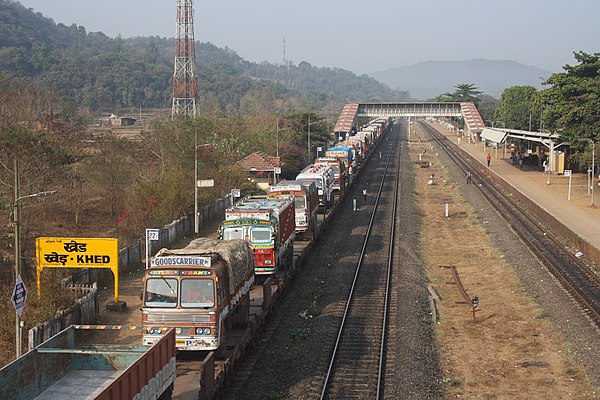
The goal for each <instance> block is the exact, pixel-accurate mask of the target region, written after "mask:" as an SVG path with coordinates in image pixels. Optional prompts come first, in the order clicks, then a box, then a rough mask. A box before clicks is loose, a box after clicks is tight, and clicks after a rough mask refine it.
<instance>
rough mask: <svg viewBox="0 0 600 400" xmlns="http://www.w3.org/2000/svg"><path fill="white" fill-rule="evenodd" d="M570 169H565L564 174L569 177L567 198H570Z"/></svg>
mask: <svg viewBox="0 0 600 400" xmlns="http://www.w3.org/2000/svg"><path fill="white" fill-rule="evenodd" d="M571 172H572V171H571V170H570V169H565V172H564V175H565V176H568V177H569V191H568V193H567V200H571V176H572V175H573V174H572V173H571Z"/></svg>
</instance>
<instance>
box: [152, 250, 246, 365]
mask: <svg viewBox="0 0 600 400" xmlns="http://www.w3.org/2000/svg"><path fill="white" fill-rule="evenodd" d="M151 263H152V267H151V268H149V269H147V270H146V271H145V274H144V292H143V298H142V300H143V302H142V324H143V325H144V342H143V343H144V344H145V345H150V344H152V343H154V342H156V341H158V340H159V339H160V337H161V336H162V334H163V333H164V330H165V327H166V328H173V329H175V331H176V339H177V340H176V345H177V349H178V350H184V351H191V350H218V351H219V353H222V351H223V347H224V344H225V343H226V339H227V335H228V331H229V328H230V325H232V324H244V323H246V322H247V321H248V312H249V308H248V307H249V292H250V288H251V287H252V284H253V283H254V255H253V253H252V250H251V249H250V248H249V246H248V244H247V243H246V242H245V241H243V240H231V241H227V242H224V241H221V240H215V239H208V238H198V239H194V240H192V241H191V242H190V244H189V245H188V246H186V247H184V248H183V249H161V250H160V251H159V252H158V253H157V254H156V256H154V257H153V258H152V261H151ZM219 355H220V354H219Z"/></svg>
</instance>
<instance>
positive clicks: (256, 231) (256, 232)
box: [250, 227, 271, 244]
mask: <svg viewBox="0 0 600 400" xmlns="http://www.w3.org/2000/svg"><path fill="white" fill-rule="evenodd" d="M250 243H253V244H265V243H271V228H255V227H253V228H251V229H250Z"/></svg>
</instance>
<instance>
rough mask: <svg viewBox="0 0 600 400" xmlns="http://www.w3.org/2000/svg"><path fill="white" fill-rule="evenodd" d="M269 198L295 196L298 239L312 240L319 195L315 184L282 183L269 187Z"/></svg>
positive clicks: (300, 182) (299, 182)
mask: <svg viewBox="0 0 600 400" xmlns="http://www.w3.org/2000/svg"><path fill="white" fill-rule="evenodd" d="M268 196H269V197H271V198H273V197H275V198H276V197H280V196H293V197H294V213H295V221H296V229H295V230H296V238H298V237H299V236H302V237H308V238H309V239H310V240H312V239H313V238H314V236H315V229H316V226H317V209H318V207H319V194H318V192H317V186H316V185H315V183H314V182H302V181H287V180H285V181H281V182H278V183H277V184H275V185H273V186H270V187H269V192H268Z"/></svg>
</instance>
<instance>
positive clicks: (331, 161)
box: [315, 157, 348, 196]
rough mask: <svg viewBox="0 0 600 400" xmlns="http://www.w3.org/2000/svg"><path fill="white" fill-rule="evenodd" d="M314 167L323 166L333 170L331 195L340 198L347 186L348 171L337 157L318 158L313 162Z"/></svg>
mask: <svg viewBox="0 0 600 400" xmlns="http://www.w3.org/2000/svg"><path fill="white" fill-rule="evenodd" d="M315 165H324V166H327V167H331V168H333V176H334V177H335V181H334V182H333V194H334V195H338V196H342V195H343V194H344V192H345V190H346V186H347V185H348V171H347V170H346V166H345V165H344V163H343V162H342V161H340V159H339V158H337V157H319V158H317V159H316V160H315Z"/></svg>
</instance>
